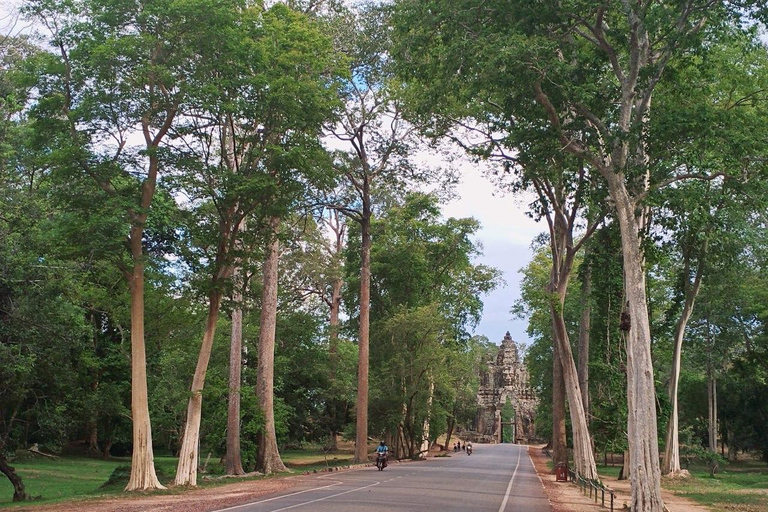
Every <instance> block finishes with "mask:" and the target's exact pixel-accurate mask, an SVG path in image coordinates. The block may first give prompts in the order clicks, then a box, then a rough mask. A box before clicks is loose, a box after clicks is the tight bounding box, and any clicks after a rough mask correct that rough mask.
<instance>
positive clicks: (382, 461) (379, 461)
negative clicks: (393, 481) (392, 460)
mask: <svg viewBox="0 0 768 512" xmlns="http://www.w3.org/2000/svg"><path fill="white" fill-rule="evenodd" d="M376 467H377V468H379V471H384V468H385V467H387V456H386V455H385V454H384V453H381V452H379V453H377V454H376Z"/></svg>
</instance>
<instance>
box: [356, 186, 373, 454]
mask: <svg viewBox="0 0 768 512" xmlns="http://www.w3.org/2000/svg"><path fill="white" fill-rule="evenodd" d="M361 231H362V244H361V249H360V252H361V254H360V256H361V260H362V263H361V265H360V331H359V340H358V362H357V402H356V404H355V410H356V415H357V419H356V427H357V433H356V436H355V462H356V463H358V464H359V463H363V462H367V461H368V357H369V329H370V309H371V304H370V303H371V212H370V205H369V204H368V203H367V202H365V201H364V205H363V218H362V222H361Z"/></svg>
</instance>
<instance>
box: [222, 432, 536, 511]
mask: <svg viewBox="0 0 768 512" xmlns="http://www.w3.org/2000/svg"><path fill="white" fill-rule="evenodd" d="M450 455H451V457H437V458H433V459H430V460H428V461H424V462H415V463H407V464H397V463H393V464H390V465H389V466H388V467H387V468H386V469H384V471H378V470H377V469H376V467H367V468H363V469H357V470H353V471H345V472H340V473H326V474H324V475H321V476H317V477H315V476H312V477H306V482H305V483H304V484H302V485H301V486H299V487H294V488H293V489H291V490H290V491H288V492H286V493H285V494H278V495H273V496H267V497H264V498H261V499H260V500H258V501H256V502H254V503H250V504H247V505H240V506H237V507H231V508H226V509H222V510H221V511H219V512H224V511H226V512H230V511H232V512H282V511H284V510H296V511H299V512H304V511H307V512H309V511H312V512H368V511H371V512H372V511H380V510H397V511H413V512H432V511H434V512H446V511H457V512H458V511H472V512H513V511H514V512H551V508H550V505H549V500H548V499H547V497H546V495H545V494H544V488H543V487H542V484H541V481H540V480H539V477H538V476H537V475H536V472H535V470H534V469H533V463H532V462H531V459H530V458H529V457H528V447H527V446H518V445H513V444H499V445H483V444H476V445H475V451H474V452H473V453H472V455H467V454H466V453H464V452H460V453H453V452H451V454H450Z"/></svg>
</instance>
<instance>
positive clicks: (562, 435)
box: [552, 339, 568, 467]
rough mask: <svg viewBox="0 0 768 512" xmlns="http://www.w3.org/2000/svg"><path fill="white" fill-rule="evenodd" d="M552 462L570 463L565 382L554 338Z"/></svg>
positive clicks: (555, 464)
mask: <svg viewBox="0 0 768 512" xmlns="http://www.w3.org/2000/svg"><path fill="white" fill-rule="evenodd" d="M552 462H553V463H554V466H555V467H557V465H558V464H560V463H563V464H567V463H568V440H567V437H566V431H565V382H564V381H563V366H562V365H561V364H560V354H559V350H558V346H557V343H556V342H555V341H554V339H553V340H552Z"/></svg>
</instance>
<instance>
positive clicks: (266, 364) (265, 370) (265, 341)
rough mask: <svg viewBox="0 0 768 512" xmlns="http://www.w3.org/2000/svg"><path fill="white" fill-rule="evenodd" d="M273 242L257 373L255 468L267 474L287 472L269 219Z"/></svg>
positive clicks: (275, 256) (276, 225)
mask: <svg viewBox="0 0 768 512" xmlns="http://www.w3.org/2000/svg"><path fill="white" fill-rule="evenodd" d="M269 225H270V228H271V233H270V237H271V239H270V241H269V242H268V244H267V250H266V254H265V256H264V267H263V289H262V296H261V297H262V298H261V325H260V328H259V354H258V357H259V360H258V370H257V373H256V394H257V395H258V400H259V408H260V409H261V411H262V413H263V414H264V429H263V430H262V431H261V432H260V433H259V435H258V443H259V446H258V452H257V455H256V469H257V470H258V471H261V472H262V473H264V474H267V475H268V474H271V473H279V472H282V471H287V468H286V467H285V465H284V464H283V461H282V459H281V458H280V452H279V450H278V448H277V433H276V432H275V404H274V400H275V396H274V376H275V330H276V328H277V281H278V268H279V263H280V254H279V249H280V242H279V240H278V239H277V235H278V232H279V230H280V219H279V218H277V217H272V218H271V219H270V220H269Z"/></svg>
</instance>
